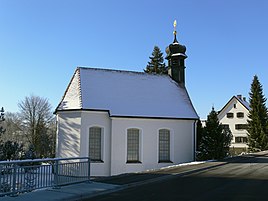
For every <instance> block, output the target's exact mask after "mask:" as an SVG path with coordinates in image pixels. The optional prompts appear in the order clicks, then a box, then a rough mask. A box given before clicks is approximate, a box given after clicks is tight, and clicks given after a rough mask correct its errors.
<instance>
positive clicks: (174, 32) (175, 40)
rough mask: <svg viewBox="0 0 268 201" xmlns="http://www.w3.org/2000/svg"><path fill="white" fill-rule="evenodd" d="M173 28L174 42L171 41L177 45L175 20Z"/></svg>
mask: <svg viewBox="0 0 268 201" xmlns="http://www.w3.org/2000/svg"><path fill="white" fill-rule="evenodd" d="M173 27H174V31H173V34H174V41H173V43H178V41H177V30H176V28H177V20H174V22H173Z"/></svg>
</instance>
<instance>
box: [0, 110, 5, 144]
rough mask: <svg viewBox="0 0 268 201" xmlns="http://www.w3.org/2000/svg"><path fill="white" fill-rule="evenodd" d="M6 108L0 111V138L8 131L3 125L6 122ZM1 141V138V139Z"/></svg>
mask: <svg viewBox="0 0 268 201" xmlns="http://www.w3.org/2000/svg"><path fill="white" fill-rule="evenodd" d="M4 112H5V111H4V108H3V107H2V108H1V110H0V136H1V135H2V134H4V132H5V131H6V129H4V127H3V125H2V123H3V122H4V121H5V113H4ZM0 139H1V138H0Z"/></svg>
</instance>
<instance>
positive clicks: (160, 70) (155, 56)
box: [144, 46, 167, 74]
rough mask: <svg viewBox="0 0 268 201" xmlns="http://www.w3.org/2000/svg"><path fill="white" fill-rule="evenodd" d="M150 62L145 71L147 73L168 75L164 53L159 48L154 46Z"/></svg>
mask: <svg viewBox="0 0 268 201" xmlns="http://www.w3.org/2000/svg"><path fill="white" fill-rule="evenodd" d="M149 58H150V61H149V62H148V65H147V66H146V69H144V72H146V73H156V74H167V67H166V64H165V62H164V58H163V53H162V52H161V50H160V48H159V47H158V46H154V50H153V53H152V56H151V57H149Z"/></svg>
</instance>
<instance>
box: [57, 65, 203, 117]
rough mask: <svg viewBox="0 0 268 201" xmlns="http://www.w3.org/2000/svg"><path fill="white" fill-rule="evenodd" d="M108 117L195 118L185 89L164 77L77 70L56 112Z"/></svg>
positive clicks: (94, 69) (117, 71) (95, 69)
mask: <svg viewBox="0 0 268 201" xmlns="http://www.w3.org/2000/svg"><path fill="white" fill-rule="evenodd" d="M74 109H83V110H100V111H108V112H109V115H110V116H114V117H116V116H120V117H149V118H183V119H197V118H198V115H197V113H196V111H195V109H194V107H193V105H192V103H191V100H190V98H189V95H188V93H187V91H186V89H185V87H183V86H180V85H179V84H177V83H176V82H175V81H173V80H172V79H171V78H170V77H169V76H168V75H156V74H147V73H141V72H131V71H120V70H108V69H98V68H84V67H78V68H77V69H76V71H75V74H74V76H73V78H72V80H71V82H70V84H69V86H68V88H67V90H66V91H65V94H64V96H63V98H62V100H61V102H60V104H59V106H58V107H57V109H56V111H62V110H74Z"/></svg>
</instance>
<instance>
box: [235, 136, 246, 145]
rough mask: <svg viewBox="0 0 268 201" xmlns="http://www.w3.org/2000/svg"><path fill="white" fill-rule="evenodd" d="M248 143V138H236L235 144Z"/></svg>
mask: <svg viewBox="0 0 268 201" xmlns="http://www.w3.org/2000/svg"><path fill="white" fill-rule="evenodd" d="M247 142H248V138H247V137H235V143H242V144H246V143H247Z"/></svg>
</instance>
